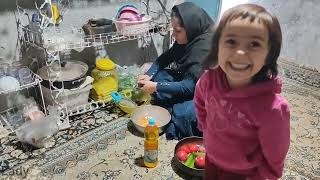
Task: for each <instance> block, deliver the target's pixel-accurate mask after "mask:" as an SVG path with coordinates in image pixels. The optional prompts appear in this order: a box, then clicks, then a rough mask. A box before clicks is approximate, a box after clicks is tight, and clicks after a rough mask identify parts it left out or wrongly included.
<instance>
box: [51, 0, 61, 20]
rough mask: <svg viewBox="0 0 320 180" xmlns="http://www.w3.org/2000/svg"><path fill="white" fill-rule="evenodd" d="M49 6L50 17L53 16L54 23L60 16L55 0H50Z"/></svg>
mask: <svg viewBox="0 0 320 180" xmlns="http://www.w3.org/2000/svg"><path fill="white" fill-rule="evenodd" d="M51 6H52V18H53V23H54V24H57V22H58V19H59V16H60V14H59V9H58V2H57V0H52V1H51Z"/></svg>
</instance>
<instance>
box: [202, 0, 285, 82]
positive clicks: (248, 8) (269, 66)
mask: <svg viewBox="0 0 320 180" xmlns="http://www.w3.org/2000/svg"><path fill="white" fill-rule="evenodd" d="M238 18H241V19H246V18H249V19H250V22H253V21H255V20H258V22H262V23H263V24H264V25H265V27H267V28H268V31H269V52H268V55H267V57H266V62H265V65H264V66H263V67H262V69H261V70H260V71H259V72H258V73H257V74H256V75H255V76H254V77H253V79H252V82H253V83H256V82H260V81H265V80H268V79H270V78H273V77H276V76H277V75H278V67H277V59H278V57H279V54H280V50H281V42H282V33H281V28H280V24H279V21H278V19H277V18H276V17H275V16H273V15H272V14H270V13H269V12H268V11H267V10H266V9H265V8H263V7H261V6H258V5H255V4H241V5H237V6H235V7H233V8H231V9H229V10H227V11H226V12H225V13H224V14H223V16H222V17H221V20H220V22H219V24H218V25H217V26H216V27H215V31H214V34H213V38H212V44H211V51H210V53H209V55H208V56H207V58H206V59H205V60H204V62H203V68H204V70H206V69H209V68H210V67H212V66H216V65H217V64H218V49H219V40H220V37H221V33H222V31H223V29H224V27H225V26H226V25H227V24H228V23H230V22H231V21H233V20H235V19H238Z"/></svg>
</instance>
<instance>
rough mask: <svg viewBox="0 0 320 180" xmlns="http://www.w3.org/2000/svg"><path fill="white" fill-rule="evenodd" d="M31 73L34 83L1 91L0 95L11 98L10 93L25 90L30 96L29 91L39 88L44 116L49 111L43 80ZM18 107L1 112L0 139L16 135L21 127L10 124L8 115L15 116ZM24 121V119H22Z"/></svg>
mask: <svg viewBox="0 0 320 180" xmlns="http://www.w3.org/2000/svg"><path fill="white" fill-rule="evenodd" d="M29 71H30V72H31V79H32V81H31V82H30V83H27V84H23V85H20V86H19V87H17V88H14V89H9V90H1V91H0V95H5V96H9V94H10V93H14V92H20V91H23V90H27V91H28V94H29V89H30V88H35V87H36V86H37V87H38V88H39V93H40V101H41V104H40V107H41V109H42V110H43V111H44V114H47V109H46V106H45V103H44V98H43V94H42V89H41V85H40V83H41V82H42V79H41V78H40V77H39V76H38V75H37V74H35V73H33V72H32V71H31V70H30V69H29ZM16 109H17V107H15V106H14V107H10V108H8V109H6V110H5V111H2V112H0V138H2V137H5V136H7V135H8V134H10V133H14V132H15V130H17V129H18V128H19V127H14V125H13V124H12V123H11V122H9V120H8V118H7V114H15V113H16V112H17V111H16ZM22 120H23V119H22Z"/></svg>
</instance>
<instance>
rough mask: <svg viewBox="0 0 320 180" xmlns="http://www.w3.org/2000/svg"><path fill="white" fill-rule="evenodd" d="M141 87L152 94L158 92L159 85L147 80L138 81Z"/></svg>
mask: <svg viewBox="0 0 320 180" xmlns="http://www.w3.org/2000/svg"><path fill="white" fill-rule="evenodd" d="M138 84H139V86H141V90H142V91H144V92H146V93H148V94H152V93H154V92H156V90H157V83H156V82H152V81H146V80H140V81H138Z"/></svg>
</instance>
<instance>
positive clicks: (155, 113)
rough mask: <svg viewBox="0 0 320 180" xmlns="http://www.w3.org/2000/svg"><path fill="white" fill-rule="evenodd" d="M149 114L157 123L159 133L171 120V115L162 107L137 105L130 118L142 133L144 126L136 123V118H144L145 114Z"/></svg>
mask: <svg viewBox="0 0 320 180" xmlns="http://www.w3.org/2000/svg"><path fill="white" fill-rule="evenodd" d="M146 115H147V116H151V117H153V118H154V119H155V121H156V123H157V124H158V125H159V133H162V132H163V131H164V129H165V127H166V125H167V124H168V123H169V122H170V120H171V115H170V113H169V111H168V110H166V109H165V108H163V107H160V106H155V105H142V106H139V107H138V108H137V109H136V110H135V111H134V112H133V113H132V116H131V120H132V122H133V124H134V126H135V127H136V129H137V130H138V131H140V132H141V133H144V128H145V127H144V126H142V125H141V124H139V123H138V120H140V119H142V118H144V117H145V116H146Z"/></svg>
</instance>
